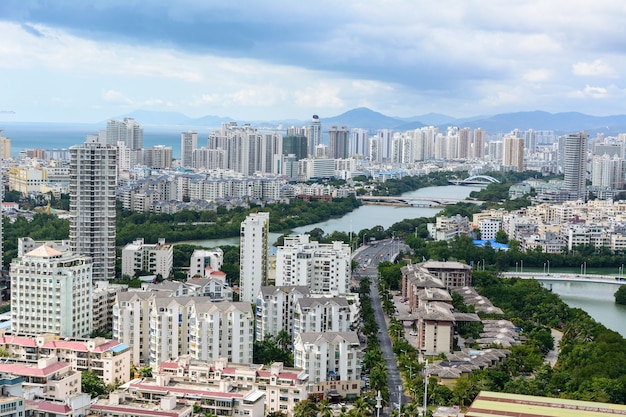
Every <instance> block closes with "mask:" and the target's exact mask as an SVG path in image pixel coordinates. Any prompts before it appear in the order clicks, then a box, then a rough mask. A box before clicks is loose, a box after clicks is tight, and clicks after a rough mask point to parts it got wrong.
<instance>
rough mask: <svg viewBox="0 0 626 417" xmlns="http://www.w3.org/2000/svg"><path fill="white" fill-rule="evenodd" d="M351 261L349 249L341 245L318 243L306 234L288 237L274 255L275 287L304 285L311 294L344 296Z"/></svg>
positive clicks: (348, 280) (347, 284) (350, 274)
mask: <svg viewBox="0 0 626 417" xmlns="http://www.w3.org/2000/svg"><path fill="white" fill-rule="evenodd" d="M351 261H352V260H351V250H350V246H349V245H347V244H345V243H343V242H333V243H330V244H322V243H319V242H315V241H310V240H309V235H306V234H304V235H298V236H288V237H285V239H284V243H283V246H280V247H278V250H277V252H276V285H277V286H289V285H299V286H308V287H309V289H310V291H311V293H312V294H327V295H340V294H346V293H348V292H349V285H350V280H351V277H352V268H351Z"/></svg>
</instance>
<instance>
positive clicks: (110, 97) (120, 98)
mask: <svg viewBox="0 0 626 417" xmlns="http://www.w3.org/2000/svg"><path fill="white" fill-rule="evenodd" d="M102 100H104V101H106V102H108V103H115V104H133V101H132V100H131V99H129V98H128V97H126V96H125V95H124V94H122V93H121V92H119V91H115V90H108V91H105V92H103V93H102Z"/></svg>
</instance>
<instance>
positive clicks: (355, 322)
mask: <svg viewBox="0 0 626 417" xmlns="http://www.w3.org/2000/svg"><path fill="white" fill-rule="evenodd" d="M359 310H360V309H359V300H358V295H357V294H354V296H352V297H350V298H346V297H345V296H344V297H341V296H339V297H303V298H301V299H299V300H298V301H297V302H296V305H295V313H294V315H293V317H294V320H293V335H294V337H295V336H296V335H297V334H299V333H310V332H312V333H321V332H349V331H354V330H356V329H357V328H358V326H359V317H360V315H359V313H360V311H359Z"/></svg>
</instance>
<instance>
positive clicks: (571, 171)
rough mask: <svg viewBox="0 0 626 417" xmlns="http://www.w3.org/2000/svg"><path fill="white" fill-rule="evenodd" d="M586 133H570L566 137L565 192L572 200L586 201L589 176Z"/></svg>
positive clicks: (587, 136)
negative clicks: (587, 177) (587, 176)
mask: <svg viewBox="0 0 626 417" xmlns="http://www.w3.org/2000/svg"><path fill="white" fill-rule="evenodd" d="M588 139H589V135H588V134H587V132H586V131H582V132H578V133H570V134H569V135H567V136H566V137H565V159H564V161H563V173H564V174H565V178H564V185H565V190H566V191H567V192H568V194H569V199H570V200H583V201H585V199H586V192H587V189H586V174H587V141H588Z"/></svg>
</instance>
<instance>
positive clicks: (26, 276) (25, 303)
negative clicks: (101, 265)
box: [11, 245, 93, 337]
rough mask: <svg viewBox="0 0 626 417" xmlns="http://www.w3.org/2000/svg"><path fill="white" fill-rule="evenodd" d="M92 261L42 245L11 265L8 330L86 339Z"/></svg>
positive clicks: (90, 324) (90, 314)
mask: <svg viewBox="0 0 626 417" xmlns="http://www.w3.org/2000/svg"><path fill="white" fill-rule="evenodd" d="M92 287H93V284H92V282H91V259H90V258H89V257H88V256H85V255H80V254H74V253H71V252H61V251H58V250H56V249H53V248H51V247H49V246H47V245H42V246H39V247H37V248H36V249H34V250H32V251H30V252H28V253H26V254H25V255H24V256H22V257H20V258H16V259H14V260H13V262H11V331H12V332H13V333H16V334H43V333H52V334H55V335H58V336H61V337H88V336H89V334H90V333H91V331H92V327H93V320H92V312H93V306H92Z"/></svg>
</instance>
